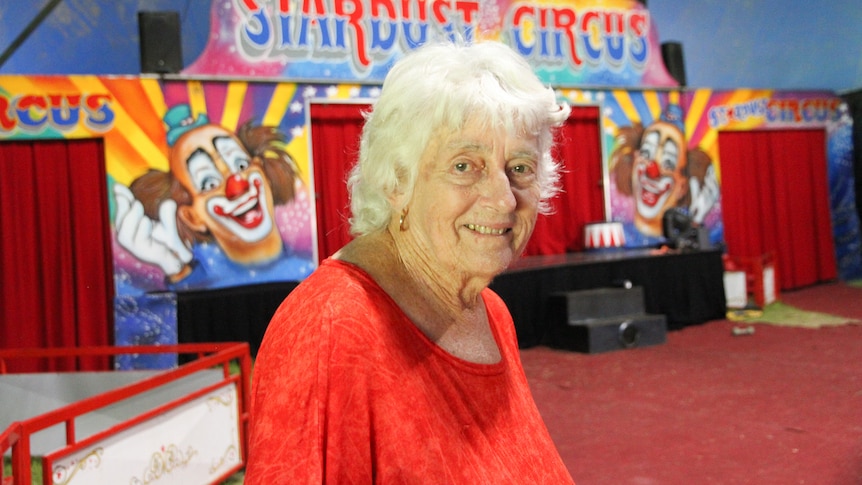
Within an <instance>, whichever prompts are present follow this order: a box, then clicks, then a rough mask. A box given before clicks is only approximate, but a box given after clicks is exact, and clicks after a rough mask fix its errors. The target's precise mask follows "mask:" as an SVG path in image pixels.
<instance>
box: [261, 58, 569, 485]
mask: <svg viewBox="0 0 862 485" xmlns="http://www.w3.org/2000/svg"><path fill="white" fill-rule="evenodd" d="M568 112H569V108H568V106H566V105H564V104H563V105H561V104H559V103H558V102H557V101H556V97H555V95H554V92H553V91H552V90H551V89H548V88H546V87H544V86H543V85H542V84H541V82H540V81H539V80H538V79H537V78H536V76H535V75H534V74H533V72H532V70H531V68H530V67H529V65H528V64H527V63H526V62H525V61H524V60H523V59H522V58H521V57H519V56H518V55H517V54H515V53H514V52H513V51H512V50H510V49H509V48H507V47H505V46H504V45H502V44H499V43H494V42H480V43H477V44H474V45H470V46H455V45H429V46H425V47H422V48H420V49H418V50H417V51H415V52H413V53H411V54H409V55H407V56H405V57H404V58H403V59H402V60H401V61H399V62H398V63H397V64H396V65H395V66H394V67H393V68H392V70H391V71H390V73H389V75H388V76H387V78H386V80H385V81H384V84H383V91H382V94H381V96H380V99H379V100H378V101H377V103H376V104H375V106H374V108H373V111H372V112H371V113H370V114H368V116H367V121H366V124H365V127H364V129H363V132H362V139H361V145H360V155H359V161H358V163H357V165H356V166H355V168H354V169H353V171H352V173H351V175H350V178H349V181H348V185H349V189H350V193H351V210H352V213H353V218H352V219H351V231H352V232H353V233H354V235H355V236H356V238H355V239H354V240H353V241H352V242H350V243H349V244H347V245H346V246H345V247H344V248H342V249H341V250H340V251H339V252H338V253H337V254H335V255H334V256H333V257H332V258H330V259H327V260H325V261H323V262H322V263H321V265H320V267H319V268H318V269H317V270H316V271H315V272H314V273H313V274H312V275H311V276H310V277H308V279H306V280H305V281H303V282H302V283H301V284H300V285H299V286H298V287H297V288H296V289H295V290H294V291H293V292H292V293H291V294H290V295H289V297H288V298H287V299H286V300H285V302H284V303H283V304H282V305H281V307H280V308H279V309H278V311H277V312H276V314H275V316H274V317H273V319H272V322H271V324H270V326H269V328H268V330H267V333H266V336H265V337H264V340H263V343H262V345H261V347H260V351H259V354H258V357H257V362H256V365H255V370H254V381H253V391H252V414H251V425H250V442H249V459H248V466H247V469H246V482H245V483H247V484H273V483H291V484H295V483H331V484H341V483H351V484H371V483H381V484H396V483H397V484H405V483H407V484H414V483H415V484H444V483H445V484H469V485H475V484H505V483H524V484H554V485H559V484H565V483H571V482H572V479H571V477H570V475H569V473H568V471H567V470H566V467H565V465H564V464H563V462H562V460H561V459H560V456H559V453H558V452H557V450H556V447H555V446H554V443H553V442H552V441H551V438H550V436H549V434H548V431H547V428H546V427H545V425H544V423H543V421H542V418H541V416H540V415H539V412H538V411H537V409H536V405H535V403H534V401H533V398H532V395H531V394H530V390H529V387H528V385H527V381H526V377H525V375H524V372H523V368H522V366H521V362H520V358H519V354H518V345H517V338H516V334H515V329H514V325H513V322H512V318H511V316H510V314H509V312H508V310H507V308H506V306H505V304H504V303H503V302H502V300H501V299H500V298H499V297H498V296H497V295H496V294H494V293H493V292H492V291H491V290H490V289H489V288H488V285H489V284H490V282H491V280H492V279H493V278H494V277H495V276H496V275H498V274H500V272H502V271H504V270H505V269H506V267H507V266H508V265H509V264H510V263H511V262H512V261H513V260H515V258H517V257H518V255H519V254H520V253H521V251H522V250H523V249H524V246H525V245H526V243H527V240H528V239H529V237H530V234H531V232H532V231H533V226H534V224H535V220H536V215H537V213H539V212H541V211H543V210H546V209H547V199H548V198H549V197H551V196H552V195H553V194H554V193H555V190H556V182H557V165H556V164H555V162H554V161H553V160H552V159H551V156H550V152H551V145H552V143H553V141H552V140H553V134H552V130H553V129H554V128H555V127H556V126H558V125H559V124H560V123H562V122H563V120H565V119H566V117H567V116H568Z"/></svg>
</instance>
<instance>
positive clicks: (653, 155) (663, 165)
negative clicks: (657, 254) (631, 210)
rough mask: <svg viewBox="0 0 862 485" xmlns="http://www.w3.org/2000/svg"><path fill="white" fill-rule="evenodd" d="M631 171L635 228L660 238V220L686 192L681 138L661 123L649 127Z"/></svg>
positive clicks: (672, 128) (684, 159) (677, 130)
mask: <svg viewBox="0 0 862 485" xmlns="http://www.w3.org/2000/svg"><path fill="white" fill-rule="evenodd" d="M633 168H634V169H633V170H632V192H633V196H634V200H635V206H636V210H635V226H636V227H637V228H638V230H639V231H641V232H642V233H644V234H648V235H651V236H661V235H662V216H663V215H664V213H665V211H666V210H667V209H669V208H671V207H675V206H676V205H677V204H678V202H679V200H680V199H681V198H682V197H683V196H685V194H686V191H687V190H688V177H687V176H686V175H685V172H686V170H685V168H686V155H685V145H684V140H683V134H682V132H681V131H680V130H679V128H677V127H676V126H674V125H672V124H670V123H666V122H663V121H660V122H657V123H655V124H653V125H651V126H649V127H648V128H647V129H646V130H645V131H644V134H643V137H642V138H641V145H640V150H639V151H638V152H637V155H636V156H635V162H634V167H633Z"/></svg>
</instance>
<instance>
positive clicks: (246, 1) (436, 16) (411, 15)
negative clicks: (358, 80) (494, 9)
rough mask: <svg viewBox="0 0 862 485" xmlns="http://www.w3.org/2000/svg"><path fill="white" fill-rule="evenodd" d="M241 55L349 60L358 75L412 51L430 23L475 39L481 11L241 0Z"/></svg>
mask: <svg viewBox="0 0 862 485" xmlns="http://www.w3.org/2000/svg"><path fill="white" fill-rule="evenodd" d="M239 4H240V7H241V9H240V10H241V12H242V13H243V15H244V16H245V18H244V21H243V22H242V23H241V25H240V26H239V28H238V32H237V36H238V44H239V47H240V50H241V52H242V53H243V55H245V56H246V57H247V58H249V59H251V60H261V59H272V60H275V59H279V58H288V59H296V60H308V59H310V58H311V55H312V52H313V53H314V56H315V58H323V59H328V60H348V59H349V60H350V61H351V62H352V64H353V66H354V68H355V69H356V70H357V71H360V72H362V71H365V70H367V69H368V68H369V67H370V66H371V65H372V64H373V63H374V60H375V58H378V57H379V58H386V57H389V56H390V55H391V53H392V52H391V51H392V49H393V48H395V47H396V41H397V46H398V47H400V48H401V49H402V50H409V49H413V48H415V47H416V46H418V45H420V44H422V43H424V42H425V41H426V40H428V35H429V33H428V26H429V20H433V22H434V23H435V25H436V26H437V27H436V28H437V29H438V31H439V33H440V34H442V35H443V36H446V37H449V38H455V37H458V38H463V39H467V40H471V39H472V38H473V28H472V25H473V24H474V23H475V17H476V14H477V12H478V11H479V3H478V2H477V1H468V0H460V1H459V0H431V1H427V0H413V1H411V0H401V1H391V0H371V1H370V2H363V1H362V0H296V1H295V2H291V1H289V0H280V1H279V2H266V1H257V0H242V1H240V2H239Z"/></svg>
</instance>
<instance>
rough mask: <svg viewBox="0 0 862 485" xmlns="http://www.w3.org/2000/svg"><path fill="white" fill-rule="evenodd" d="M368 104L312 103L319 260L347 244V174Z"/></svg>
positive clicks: (357, 153)
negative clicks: (363, 113)
mask: <svg viewBox="0 0 862 485" xmlns="http://www.w3.org/2000/svg"><path fill="white" fill-rule="evenodd" d="M368 108H369V106H368V105H367V104H312V105H311V151H312V164H313V165H314V191H315V202H316V208H317V253H318V260H319V261H322V260H324V259H326V258H327V257H329V256H331V255H332V254H333V253H335V252H336V251H338V249H339V248H341V247H342V246H344V245H345V244H347V243H348V242H349V241H350V240H351V239H352V237H351V236H350V225H349V223H348V218H349V217H350V199H349V197H348V193H347V174H348V172H350V169H351V168H352V167H353V164H354V163H356V159H357V157H358V156H359V135H360V133H361V132H362V125H363V124H364V123H365V120H364V119H363V117H362V112H363V111H364V110H367V109H368Z"/></svg>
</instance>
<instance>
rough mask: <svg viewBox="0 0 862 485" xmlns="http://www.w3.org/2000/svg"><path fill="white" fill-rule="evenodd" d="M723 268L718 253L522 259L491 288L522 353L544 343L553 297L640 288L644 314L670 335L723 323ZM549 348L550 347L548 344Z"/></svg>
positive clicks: (619, 252)
mask: <svg viewBox="0 0 862 485" xmlns="http://www.w3.org/2000/svg"><path fill="white" fill-rule="evenodd" d="M723 276H724V264H723V262H722V253H721V251H718V250H709V251H693V250H672V249H608V250H601V251H585V252H579V253H569V254H561V255H554V256H529V257H524V258H521V259H520V260H519V261H517V262H516V263H515V264H513V265H512V266H511V267H510V268H509V269H508V270H507V271H506V272H504V273H503V274H501V275H500V276H498V277H497V278H496V279H495V280H494V282H493V283H492V284H491V288H492V289H493V290H494V291H496V292H497V293H498V294H499V295H500V296H501V297H502V298H503V300H504V301H505V302H506V305H508V307H509V310H510V311H511V313H512V318H513V319H514V321H515V328H516V330H517V332H518V343H519V345H520V346H521V347H522V348H526V347H532V346H535V345H539V344H548V343H549V342H546V341H545V335H546V333H547V329H548V325H549V324H550V322H548V319H547V310H548V306H549V305H548V300H549V298H550V296H551V295H553V294H554V293H560V292H566V291H576V290H590V289H595V288H603V287H613V286H619V285H621V284H622V283H623V282H624V281H629V282H630V283H631V284H632V285H634V286H641V287H643V292H644V300H645V301H644V307H645V310H646V312H647V313H651V314H658V315H665V317H666V318H667V326H668V329H669V330H678V329H680V328H683V327H686V326H688V325H697V324H701V323H704V322H707V321H709V320H716V319H721V318H724V316H725V313H726V305H725V296H724V279H723ZM550 344H552V343H550Z"/></svg>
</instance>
